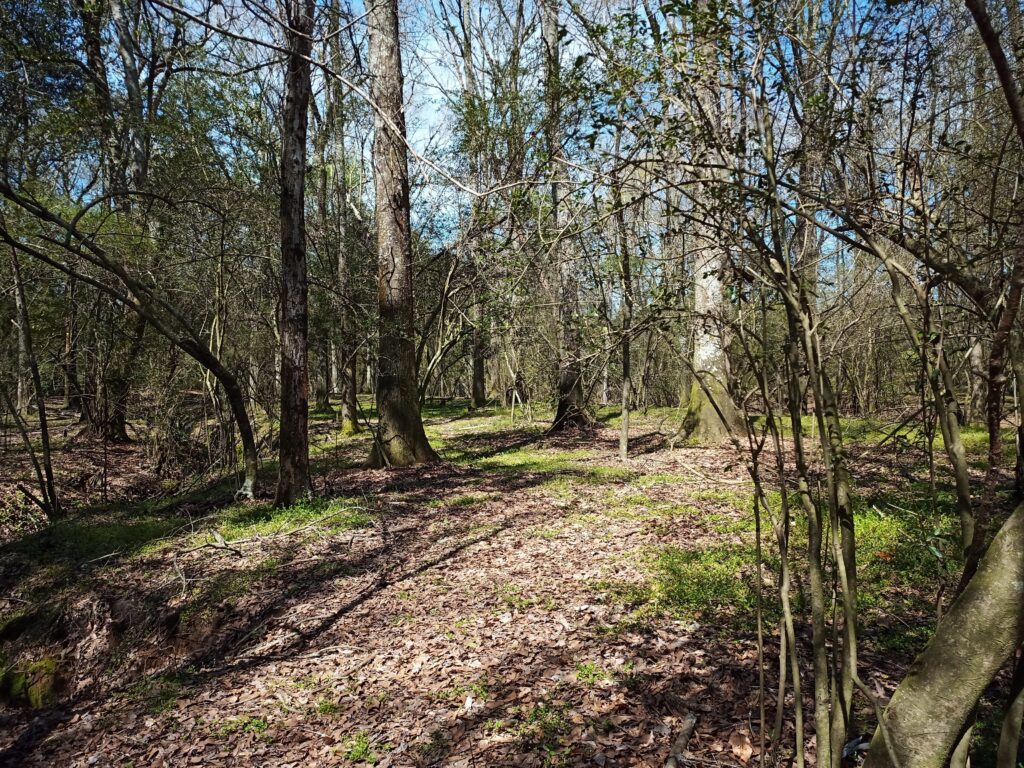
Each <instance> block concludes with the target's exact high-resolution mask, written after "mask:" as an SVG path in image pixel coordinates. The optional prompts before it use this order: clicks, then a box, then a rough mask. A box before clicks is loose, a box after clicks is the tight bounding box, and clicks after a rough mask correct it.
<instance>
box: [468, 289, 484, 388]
mask: <svg viewBox="0 0 1024 768" xmlns="http://www.w3.org/2000/svg"><path fill="white" fill-rule="evenodd" d="M482 290H483V289H482V288H480V287H479V286H478V287H477V296H476V301H475V302H474V304H473V340H472V344H473V387H472V393H471V395H472V402H473V407H474V408H483V407H484V406H485V405H487V368H486V362H487V342H486V340H485V335H484V327H483V326H484V303H483V297H482V295H481V293H482Z"/></svg>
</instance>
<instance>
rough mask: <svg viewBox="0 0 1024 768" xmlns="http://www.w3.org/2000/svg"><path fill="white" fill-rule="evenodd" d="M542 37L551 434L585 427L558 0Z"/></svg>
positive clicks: (546, 7)
mask: <svg viewBox="0 0 1024 768" xmlns="http://www.w3.org/2000/svg"><path fill="white" fill-rule="evenodd" d="M540 5H541V33H542V40H543V48H544V101H545V116H544V143H545V150H546V151H547V173H548V179H549V185H550V205H551V210H550V211H549V212H548V214H547V222H548V224H547V227H546V228H545V235H546V236H545V238H544V245H545V247H546V248H547V249H548V253H549V254H550V259H551V262H552V263H553V264H554V265H555V270H556V274H557V276H558V297H557V305H556V306H557V317H558V323H557V326H558V330H557V333H558V380H557V385H556V393H557V402H556V405H555V418H554V421H553V422H552V423H551V431H552V432H560V431H562V430H564V429H566V428H568V427H587V426H589V424H590V418H589V417H588V416H587V412H586V395H585V394H584V392H583V371H582V368H581V365H582V361H581V357H582V354H581V353H582V346H583V340H582V337H581V333H580V327H579V323H580V318H579V301H580V296H579V282H578V278H577V275H576V265H575V264H574V263H573V262H572V260H571V259H570V258H569V254H568V252H567V250H566V249H565V248H564V247H563V245H562V239H563V233H562V231H561V227H560V218H559V212H560V211H561V207H562V184H563V182H562V181H561V178H562V175H563V174H564V173H565V169H564V167H563V166H562V164H561V161H562V160H563V156H562V138H561V135H562V126H561V120H562V109H561V107H562V77H561V48H562V46H561V39H562V33H561V27H560V25H559V19H558V16H559V14H558V0H541V4H540Z"/></svg>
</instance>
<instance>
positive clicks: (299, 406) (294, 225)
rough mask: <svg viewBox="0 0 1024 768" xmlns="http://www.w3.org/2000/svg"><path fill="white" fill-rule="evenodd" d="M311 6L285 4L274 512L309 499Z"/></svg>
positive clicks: (308, 0)
mask: <svg viewBox="0 0 1024 768" xmlns="http://www.w3.org/2000/svg"><path fill="white" fill-rule="evenodd" d="M313 9H314V2H313V0H287V2H286V3H285V13H286V16H287V20H288V29H287V31H286V36H287V40H288V51H289V55H288V68H287V72H286V74H285V86H284V133H283V135H282V141H281V144H282V146H281V322H280V326H281V435H280V452H279V467H278V479H277V492H276V494H275V495H274V504H275V505H276V506H288V505H290V504H293V503H294V502H295V500H296V499H298V498H299V497H301V496H303V495H305V494H307V493H309V490H310V485H309V432H308V427H309V368H308V362H309V361H308V354H309V350H308V338H307V334H308V327H307V326H308V319H309V318H308V313H309V308H308V296H307V292H308V285H307V280H306V214H305V199H306V190H305V186H306V130H307V127H308V110H309V96H310V63H309V55H310V52H311V50H312V40H311V35H312V33H313Z"/></svg>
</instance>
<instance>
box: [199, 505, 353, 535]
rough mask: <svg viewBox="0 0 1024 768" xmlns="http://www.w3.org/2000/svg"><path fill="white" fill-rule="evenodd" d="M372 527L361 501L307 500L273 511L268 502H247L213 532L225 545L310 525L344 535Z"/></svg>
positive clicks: (225, 516) (224, 517)
mask: <svg viewBox="0 0 1024 768" xmlns="http://www.w3.org/2000/svg"><path fill="white" fill-rule="evenodd" d="M372 524H373V516H372V515H371V514H370V512H369V511H368V509H367V508H366V506H365V504H364V503H363V502H362V500H355V499H348V498H344V497H340V498H335V499H324V498H309V499H304V500H302V501H299V502H297V503H296V504H294V505H293V506H290V507H284V508H282V509H275V508H274V506H273V505H271V504H270V503H269V502H247V503H244V504H236V505H233V506H232V507H229V508H228V509H226V510H225V511H224V513H223V514H222V515H220V520H219V522H218V524H217V526H216V527H215V530H216V531H217V532H218V533H219V534H220V535H221V536H223V537H224V539H225V540H226V541H233V540H236V539H241V538H247V537H251V536H272V535H276V534H281V533H287V532H289V531H294V530H297V529H299V528H301V527H303V526H307V525H311V526H314V527H315V528H317V529H318V530H320V531H347V530H353V529H357V528H366V527H369V526H370V525H372Z"/></svg>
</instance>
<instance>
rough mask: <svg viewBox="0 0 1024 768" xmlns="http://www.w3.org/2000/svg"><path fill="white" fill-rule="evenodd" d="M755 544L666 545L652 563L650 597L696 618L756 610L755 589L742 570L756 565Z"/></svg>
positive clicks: (674, 610)
mask: <svg viewBox="0 0 1024 768" xmlns="http://www.w3.org/2000/svg"><path fill="white" fill-rule="evenodd" d="M753 563H754V557H753V550H752V548H749V547H745V546H738V545H716V546H712V547H708V548H705V549H700V550H689V549H681V548H679V547H664V548H662V549H661V550H660V551H658V552H657V553H656V554H655V556H654V558H653V561H652V563H651V570H652V572H653V578H652V594H651V599H652V600H653V601H654V602H655V604H657V605H658V606H660V607H662V608H663V609H666V610H668V611H669V612H671V613H674V614H677V615H680V616H683V617H686V618H694V617H699V616H703V615H704V614H705V613H706V612H708V611H713V612H715V614H716V615H731V616H736V615H743V614H751V615H752V613H753V608H754V602H755V595H754V590H753V589H752V588H751V586H750V585H749V584H748V583H747V581H746V580H745V579H744V578H743V577H742V575H741V570H742V569H743V568H744V567H745V566H750V565H753Z"/></svg>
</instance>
